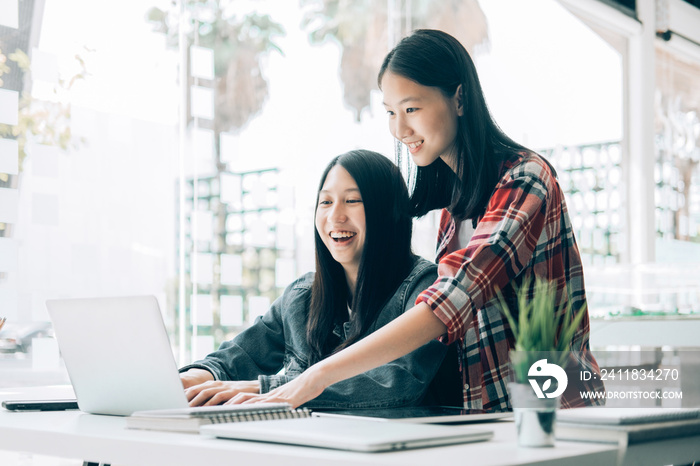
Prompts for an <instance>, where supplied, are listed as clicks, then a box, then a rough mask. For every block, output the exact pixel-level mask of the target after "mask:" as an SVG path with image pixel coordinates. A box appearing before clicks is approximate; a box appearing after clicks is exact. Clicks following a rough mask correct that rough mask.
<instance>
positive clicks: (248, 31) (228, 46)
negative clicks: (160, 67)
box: [147, 0, 285, 168]
mask: <svg viewBox="0 0 700 466" xmlns="http://www.w3.org/2000/svg"><path fill="white" fill-rule="evenodd" d="M184 1H185V10H186V11H185V14H186V15H187V20H186V24H187V28H188V29H187V31H186V34H185V35H186V37H187V41H188V43H187V49H188V63H184V64H182V65H181V66H186V67H187V76H188V84H192V83H193V82H194V79H193V78H192V76H191V72H190V66H189V60H190V55H189V49H190V46H191V45H198V46H200V47H206V48H210V49H212V50H213V51H214V76H215V78H214V82H213V83H209V84H211V85H212V86H213V87H214V89H215V108H214V119H213V121H210V122H208V121H198V125H199V126H200V127H203V128H207V129H211V130H213V131H214V137H215V147H216V153H217V163H218V164H219V166H220V168H223V167H221V160H220V155H219V154H220V140H219V136H220V134H221V133H223V132H233V133H236V132H238V131H240V130H241V129H242V128H243V127H244V126H245V125H246V124H247V123H248V122H249V121H250V120H252V119H253V118H254V117H255V116H256V115H258V114H259V113H260V111H261V110H262V108H263V105H264V103H265V101H266V100H267V97H268V85H267V80H266V78H265V77H264V75H263V71H262V68H263V61H264V59H265V58H266V57H267V56H268V55H269V54H270V53H271V52H273V51H276V52H279V53H282V50H281V48H280V47H279V46H278V45H277V44H276V43H275V37H278V36H283V35H285V30H284V28H283V27H282V25H280V24H279V23H277V22H275V21H273V20H272V19H271V18H270V16H269V15H261V14H258V13H255V12H252V13H247V14H244V15H238V14H236V13H235V12H236V8H235V7H236V6H237V4H240V3H241V2H237V1H235V0H184ZM147 20H148V21H149V22H150V23H152V24H153V27H154V31H156V32H160V33H164V34H165V35H166V37H167V43H168V45H169V46H171V47H178V32H179V23H180V10H179V8H178V6H177V5H174V6H173V7H172V8H171V9H169V10H162V9H160V8H157V7H153V8H151V9H150V10H149V11H148V13H147ZM200 81H201V79H200ZM203 84H206V83H203ZM187 88H188V92H189V88H190V86H189V85H188V86H187ZM189 101H190V100H189V99H188V102H189ZM188 119H189V120H190V121H191V119H192V116H191V114H190V111H189V109H188Z"/></svg>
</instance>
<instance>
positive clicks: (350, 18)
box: [300, 0, 488, 122]
mask: <svg viewBox="0 0 700 466" xmlns="http://www.w3.org/2000/svg"><path fill="white" fill-rule="evenodd" d="M300 3H301V6H302V8H304V9H305V13H304V19H303V21H302V28H303V29H304V30H306V31H308V33H309V40H310V42H311V43H312V44H321V43H324V42H326V41H328V40H334V41H335V42H337V43H338V44H339V45H340V47H341V54H342V56H341V62H340V79H341V81H342V83H343V86H344V91H343V92H344V100H345V104H346V105H347V106H348V107H349V108H351V109H352V110H353V112H354V113H355V119H356V121H358V122H359V121H361V119H362V112H363V111H364V110H365V109H369V106H370V91H372V90H375V89H377V73H378V71H379V67H380V66H381V64H382V60H383V59H384V56H386V54H387V53H388V52H389V48H390V47H389V43H390V42H391V43H392V44H395V43H397V42H398V40H399V39H400V38H402V37H404V36H406V35H408V34H409V33H410V32H411V31H412V30H414V29H422V28H428V29H440V30H442V31H445V32H447V33H449V34H451V35H453V36H454V37H456V38H457V39H458V40H459V41H460V42H461V43H462V45H464V46H465V47H466V48H467V50H468V51H469V53H470V54H473V53H474V51H475V49H476V48H477V47H479V46H482V47H488V26H487V23H486V17H485V15H484V12H483V11H482V10H481V7H480V6H479V2H478V0H443V1H440V2H435V1H430V0H392V1H389V2H387V1H375V0H354V1H350V0H300ZM390 34H391V35H393V37H389V35H390ZM392 46H393V45H392Z"/></svg>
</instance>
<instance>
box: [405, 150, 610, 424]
mask: <svg viewBox="0 0 700 466" xmlns="http://www.w3.org/2000/svg"><path fill="white" fill-rule="evenodd" d="M457 228H458V225H457V224H456V223H455V221H454V219H453V218H452V216H451V215H450V214H449V212H448V211H447V210H445V209H443V211H442V217H441V220H440V231H439V233H438V248H437V261H438V279H437V281H436V282H435V283H434V284H433V285H432V286H431V287H430V288H428V289H427V290H425V291H424V292H423V293H421V295H420V296H419V297H418V299H417V301H416V303H419V302H425V303H427V304H428V305H429V306H430V307H431V308H432V309H433V312H434V313H435V314H436V315H437V316H438V317H439V318H440V320H442V321H443V322H444V323H445V325H447V334H446V335H444V336H443V337H441V340H442V341H443V342H444V343H446V344H450V343H452V342H454V341H455V340H459V341H460V343H461V347H462V351H460V353H461V354H460V356H461V357H460V370H461V372H462V381H463V394H464V407H465V408H467V409H480V410H484V411H504V410H509V409H510V402H509V399H508V392H507V390H506V384H507V381H508V377H507V376H508V353H509V351H510V350H511V349H512V348H513V347H514V339H513V333H512V331H511V330H510V327H509V325H508V322H507V319H506V318H505V316H504V315H503V314H502V312H501V311H500V306H499V303H498V298H497V297H496V295H495V292H496V290H498V289H500V290H503V293H504V295H505V297H506V299H507V300H508V301H509V302H513V299H512V298H513V296H514V290H513V285H514V284H516V285H517V284H519V283H520V282H521V281H522V279H523V277H525V276H528V275H537V276H539V277H543V278H547V279H549V280H551V281H554V282H556V283H557V298H558V299H561V298H562V297H563V295H564V294H566V299H567V300H568V301H573V302H572V304H573V308H574V309H575V310H579V309H581V307H582V306H583V305H584V304H585V303H586V295H585V290H584V284H583V268H582V265H581V258H580V255H579V252H578V247H577V246H576V241H575V239H574V233H573V229H572V226H571V221H570V219H569V215H568V213H567V208H566V203H565V202H564V194H563V192H562V191H561V188H560V187H559V184H558V182H557V180H556V179H555V177H554V173H553V171H552V169H551V167H550V165H549V164H548V163H547V162H546V161H545V160H544V159H542V158H541V157H540V156H539V155H537V154H534V153H521V154H518V155H517V156H514V157H512V158H511V159H509V160H507V161H505V162H504V163H503V164H502V167H501V178H500V181H499V183H498V184H497V185H496V188H495V190H494V192H493V194H492V195H491V198H490V200H489V202H488V205H487V208H486V212H485V213H484V214H483V215H482V216H481V217H480V218H479V219H478V223H477V225H476V229H475V231H474V234H473V236H472V238H471V240H470V241H469V244H468V245H467V246H466V248H460V246H459V244H458V240H457V236H458V235H457V234H456V231H457ZM509 294H510V295H509ZM559 302H561V301H559ZM586 312H587V311H586ZM588 337H589V322H588V316H587V315H586V316H585V317H584V318H583V320H582V321H581V324H580V326H579V329H578V331H577V332H576V333H575V335H574V337H573V339H572V341H571V350H572V355H573V356H574V357H575V358H576V359H577V360H578V361H577V362H579V363H582V364H584V365H585V367H586V368H587V369H591V370H595V371H598V365H597V363H596V361H595V359H594V358H593V356H592V354H591V353H590V349H589V344H588ZM577 378H578V377H577ZM572 382H573V381H570V385H571V387H570V388H571V390H568V389H567V391H566V392H565V393H564V395H563V396H562V400H561V402H562V407H564V408H567V407H574V406H583V405H585V404H590V403H591V401H584V400H582V399H581V397H580V396H579V394H578V389H589V390H594V389H602V383H601V382H596V381H591V382H588V383H587V385H584V386H582V385H581V384H583V382H580V381H575V383H572Z"/></svg>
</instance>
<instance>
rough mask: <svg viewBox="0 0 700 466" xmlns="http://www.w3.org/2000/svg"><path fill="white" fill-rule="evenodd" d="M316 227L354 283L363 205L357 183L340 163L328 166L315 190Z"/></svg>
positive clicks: (362, 239)
mask: <svg viewBox="0 0 700 466" xmlns="http://www.w3.org/2000/svg"><path fill="white" fill-rule="evenodd" d="M316 231H317V232H318V235H319V236H320V237H321V239H322V240H323V244H325V245H326V247H327V248H328V250H329V251H330V253H331V255H332V256H333V259H335V260H336V261H337V262H339V263H340V265H342V266H343V269H344V270H345V275H346V277H347V278H348V281H349V282H352V283H354V282H355V281H356V279H357V272H358V270H359V268H360V260H361V258H362V249H363V247H364V244H365V236H366V229H365V207H364V204H363V203H362V196H361V195H360V190H359V188H358V187H357V183H356V182H355V180H354V179H353V177H352V176H350V173H348V171H347V170H346V169H345V168H343V167H342V166H341V165H335V166H334V167H333V168H331V170H330V171H329V172H328V175H327V176H326V180H325V181H324V183H323V186H322V187H321V191H320V192H319V194H318V205H317V206H316Z"/></svg>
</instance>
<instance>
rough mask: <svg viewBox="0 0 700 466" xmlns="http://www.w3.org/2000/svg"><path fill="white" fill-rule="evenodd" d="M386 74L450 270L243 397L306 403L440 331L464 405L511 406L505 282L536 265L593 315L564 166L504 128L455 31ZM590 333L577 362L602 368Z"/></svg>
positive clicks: (419, 193)
mask: <svg viewBox="0 0 700 466" xmlns="http://www.w3.org/2000/svg"><path fill="white" fill-rule="evenodd" d="M378 81H379V87H380V89H381V90H382V92H383V97H384V105H385V107H386V110H387V113H388V115H389V128H390V131H391V134H392V135H393V136H394V137H395V138H396V140H397V153H398V154H400V152H401V147H405V148H406V149H407V150H408V152H409V153H410V156H411V158H412V160H413V162H414V163H415V165H416V166H417V169H416V172H415V175H414V177H415V178H414V180H413V182H414V183H413V184H414V189H413V193H412V196H411V202H412V208H413V214H414V215H415V216H418V217H420V216H422V215H425V214H426V213H428V212H429V211H431V210H434V209H442V217H441V220H440V231H439V234H438V245H437V261H438V279H437V281H435V283H433V285H432V286H430V287H429V288H428V289H426V290H425V291H423V292H422V293H421V294H420V295H419V297H418V299H417V300H416V305H415V307H413V308H412V309H410V310H409V311H407V312H406V313H405V314H404V315H402V316H401V317H399V318H397V319H396V320H394V321H393V322H391V323H390V324H388V325H386V326H385V327H383V328H382V329H380V330H378V331H377V332H375V333H373V334H372V335H369V336H367V337H366V338H364V339H363V340H362V341H359V342H357V343H355V344H354V345H352V346H350V347H348V348H346V349H344V350H343V351H341V352H339V353H336V354H335V355H333V356H331V357H328V358H326V359H324V360H323V361H320V362H319V363H317V364H315V365H314V366H312V367H310V368H309V369H308V370H307V371H306V372H304V374H302V375H301V376H300V377H298V378H297V379H295V380H294V381H293V382H290V383H289V384H286V385H283V386H281V387H279V388H277V389H276V390H273V391H272V392H270V393H268V394H266V395H261V396H258V397H253V398H252V399H251V397H247V396H241V397H240V398H239V399H237V400H236V401H238V402H243V401H245V400H249V401H287V402H289V403H291V404H292V405H294V406H299V405H301V404H303V403H306V402H307V401H309V400H311V399H313V398H315V397H316V396H318V395H319V394H321V393H322V392H323V390H324V389H325V388H326V387H328V386H330V385H332V384H334V383H336V382H338V381H341V380H344V379H347V378H349V377H353V376H355V375H357V374H360V373H362V372H364V371H367V370H369V369H372V368H374V367H377V366H379V365H380V364H385V363H388V362H390V361H392V360H393V359H395V358H398V357H400V356H402V355H404V354H407V353H409V352H410V351H413V350H414V349H416V348H418V347H420V346H421V345H423V344H425V343H426V342H428V341H430V340H431V339H435V338H439V339H440V340H441V341H443V342H444V343H446V344H451V343H453V342H456V343H457V344H458V345H459V350H458V356H459V371H460V375H461V382H462V398H463V403H464V407H465V408H469V409H478V410H483V411H504V410H509V409H510V402H509V398H508V392H507V390H506V379H507V373H508V353H509V351H510V350H511V349H512V348H513V346H514V338H513V333H512V331H511V329H510V327H509V325H508V323H507V321H506V319H505V317H504V316H503V314H502V313H501V311H500V306H499V301H498V298H497V295H496V293H497V291H498V290H501V291H502V293H503V294H504V296H505V298H506V300H507V302H509V303H514V302H515V300H514V296H515V289H518V287H519V286H520V285H521V284H522V283H523V280H525V279H526V277H531V276H533V275H536V276H539V277H543V278H546V279H548V280H550V281H552V282H554V283H555V284H556V290H557V298H558V299H559V300H560V302H570V303H571V304H572V305H573V309H574V310H575V311H576V312H586V313H587V310H586V307H585V303H586V295H585V290H584V283H583V268H582V265H581V258H580V255H579V252H578V247H577V246H576V242H575V239H574V234H573V229H572V225H571V221H570V219H569V215H568V212H567V208H566V204H565V202H564V195H563V193H562V191H561V188H560V186H559V184H558V182H557V180H556V178H555V176H556V173H555V171H554V169H553V168H552V167H551V165H550V164H549V163H548V162H547V161H546V160H544V159H543V158H542V157H540V156H539V155H537V154H535V153H534V152H532V151H530V150H529V149H527V148H525V147H523V146H521V145H520V144H517V143H516V142H514V141H513V140H512V139H510V138H509V137H508V136H506V135H505V134H504V133H503V132H502V131H501V130H500V129H499V128H498V126H497V125H496V123H495V122H494V121H493V119H492V117H491V115H490V113H489V111H488V108H487V106H486V102H485V99H484V96H483V93H482V90H481V86H480V84H479V79H478V76H477V73H476V69H475V67H474V64H473V62H472V61H471V58H470V57H469V54H468V53H467V51H466V50H465V49H464V47H463V46H462V45H461V44H460V43H459V42H458V41H457V40H456V39H454V38H453V37H452V36H450V35H448V34H445V33H443V32H440V31H434V30H419V31H415V32H414V33H413V34H412V35H411V36H409V37H407V38H405V39H403V40H402V41H401V42H400V43H399V44H398V45H397V46H396V47H395V48H394V49H393V50H392V51H391V52H390V53H389V54H388V55H387V57H386V58H385V60H384V63H383V65H382V67H381V70H380V72H379V78H378ZM399 159H400V157H399ZM399 163H400V160H399ZM387 266H390V264H389V265H387ZM552 317H553V318H554V316H552ZM588 340H589V321H588V316H587V315H586V316H584V317H583V320H582V321H581V324H580V326H579V328H578V331H577V332H576V334H575V335H574V336H573V338H572V340H571V345H570V348H571V350H572V355H573V357H574V358H575V359H576V362H577V363H579V364H581V365H583V367H585V368H586V369H589V370H597V369H598V367H597V363H596V361H595V359H594V358H593V356H592V354H591V353H590V349H589V341H588ZM587 384H588V385H584V386H581V382H578V383H577V384H571V385H572V387H571V388H572V390H569V391H567V392H565V394H564V395H563V397H562V407H565V408H566V407H573V406H581V405H584V404H587V403H590V401H584V400H582V399H581V397H580V396H579V394H578V391H577V390H578V389H589V390H593V389H596V388H600V386H599V385H600V382H596V381H591V382H588V383H587ZM577 385H578V386H577Z"/></svg>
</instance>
